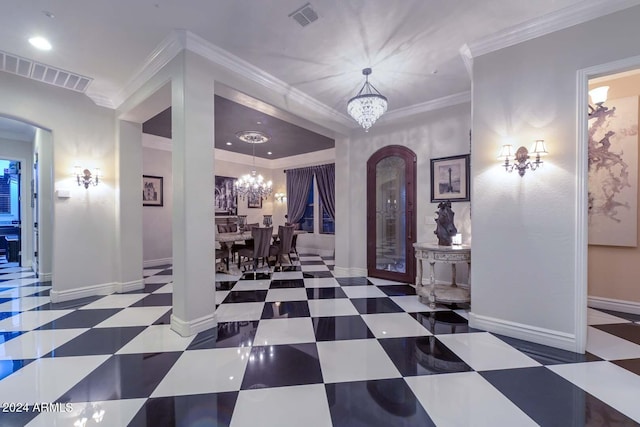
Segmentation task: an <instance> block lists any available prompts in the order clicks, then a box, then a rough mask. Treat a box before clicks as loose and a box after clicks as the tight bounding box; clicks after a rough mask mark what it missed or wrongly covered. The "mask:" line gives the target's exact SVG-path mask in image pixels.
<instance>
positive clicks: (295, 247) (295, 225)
mask: <svg viewBox="0 0 640 427" xmlns="http://www.w3.org/2000/svg"><path fill="white" fill-rule="evenodd" d="M284 225H285V226H287V227H291V226H293V229H294V230H300V223H299V222H295V223H294V222H285V223H284ZM291 252H293V253H295V254H296V257H297V258H298V259H299V258H300V257H299V256H298V235H297V234H294V235H293V240H292V241H291V250H290V251H289V254H291ZM289 260H291V255H289Z"/></svg>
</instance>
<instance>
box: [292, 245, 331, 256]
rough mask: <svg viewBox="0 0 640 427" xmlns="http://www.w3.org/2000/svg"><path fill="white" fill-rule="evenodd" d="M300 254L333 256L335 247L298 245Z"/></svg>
mask: <svg viewBox="0 0 640 427" xmlns="http://www.w3.org/2000/svg"><path fill="white" fill-rule="evenodd" d="M298 253H299V254H314V255H318V256H333V253H334V251H333V249H318V248H305V247H303V246H298Z"/></svg>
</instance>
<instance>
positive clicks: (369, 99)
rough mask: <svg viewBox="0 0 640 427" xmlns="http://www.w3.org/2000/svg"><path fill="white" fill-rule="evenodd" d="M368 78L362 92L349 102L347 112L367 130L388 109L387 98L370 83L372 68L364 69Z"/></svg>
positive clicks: (364, 73)
mask: <svg viewBox="0 0 640 427" xmlns="http://www.w3.org/2000/svg"><path fill="white" fill-rule="evenodd" d="M362 74H363V75H364V76H365V78H366V80H365V82H364V86H362V89H360V92H358V94H357V95H356V96H354V97H353V98H351V99H350V100H349V102H347V112H348V113H349V115H350V116H351V117H353V119H354V120H355V121H356V122H358V123H359V124H360V126H362V127H363V128H364V131H365V132H368V131H369V128H370V127H371V126H373V124H374V123H375V122H376V120H378V119H379V118H380V116H382V115H383V114H384V113H385V112H386V111H387V98H386V97H385V96H382V94H381V93H380V92H378V90H377V89H376V88H375V87H373V85H372V84H371V83H369V75H370V74H371V68H365V69H364V70H362Z"/></svg>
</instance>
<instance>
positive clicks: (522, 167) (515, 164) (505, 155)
mask: <svg viewBox="0 0 640 427" xmlns="http://www.w3.org/2000/svg"><path fill="white" fill-rule="evenodd" d="M531 153H532V154H535V155H536V159H535V160H534V161H533V162H531V161H529V158H530V157H529V150H527V149H526V148H525V147H520V148H518V150H517V151H516V154H515V155H514V154H513V145H511V144H506V145H503V146H502V150H500V154H499V155H498V160H504V164H503V165H502V166H504V169H505V170H506V171H507V172H513V170H514V169H516V170H517V171H518V174H520V176H524V174H525V172H526V171H527V169H531V170H532V171H534V170H536V169H538V167H539V166H540V165H541V164H542V163H543V162H542V160H540V157H541V156H546V155H547V154H548V152H547V148H546V147H545V146H544V140H543V139H538V140H536V142H535V143H534V144H533V148H532V150H531Z"/></svg>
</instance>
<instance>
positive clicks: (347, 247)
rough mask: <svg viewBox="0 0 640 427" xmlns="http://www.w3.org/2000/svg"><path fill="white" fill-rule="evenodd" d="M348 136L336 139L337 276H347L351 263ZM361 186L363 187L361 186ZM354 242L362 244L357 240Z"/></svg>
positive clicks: (335, 270) (335, 268) (335, 269)
mask: <svg viewBox="0 0 640 427" xmlns="http://www.w3.org/2000/svg"><path fill="white" fill-rule="evenodd" d="M349 162H350V146H349V138H337V139H336V183H340V185H339V187H340V188H342V189H343V190H342V191H340V190H338V189H337V190H336V234H335V250H336V254H335V264H336V265H335V267H334V272H335V274H336V275H338V276H349V275H351V274H350V268H351V267H352V265H351V255H350V253H351V244H352V240H351V231H352V228H351V201H350V199H351V197H350V194H349V188H350V187H351V165H350V164H349ZM363 188H365V187H364V186H363ZM356 244H362V242H357V243H356Z"/></svg>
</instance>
